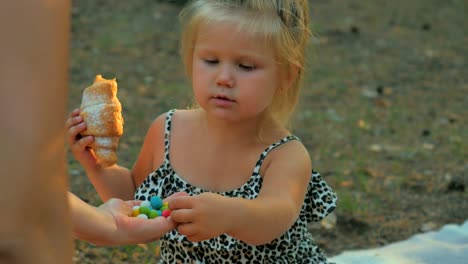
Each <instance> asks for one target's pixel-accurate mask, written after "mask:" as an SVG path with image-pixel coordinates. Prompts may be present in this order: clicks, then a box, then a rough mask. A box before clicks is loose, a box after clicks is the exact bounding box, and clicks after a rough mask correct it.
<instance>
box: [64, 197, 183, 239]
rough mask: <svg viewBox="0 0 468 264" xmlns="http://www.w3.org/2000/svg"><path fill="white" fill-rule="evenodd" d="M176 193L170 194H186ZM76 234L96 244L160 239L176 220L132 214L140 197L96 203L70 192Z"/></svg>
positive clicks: (174, 225)
mask: <svg viewBox="0 0 468 264" xmlns="http://www.w3.org/2000/svg"><path fill="white" fill-rule="evenodd" d="M186 195H187V194H186V193H176V194H173V195H172V196H170V197H169V198H173V197H178V196H186ZM69 199H70V207H71V212H72V221H73V226H74V234H75V237H77V238H78V239H81V240H85V241H88V242H91V243H94V244H96V245H101V246H103V245H107V246H109V245H128V244H137V243H146V242H151V241H154V240H158V239H160V238H161V236H163V235H164V234H165V233H167V232H168V231H170V230H172V229H174V228H175V227H176V226H177V223H176V222H174V221H173V220H172V219H171V218H170V217H169V218H165V217H156V218H154V219H143V218H138V217H133V216H132V208H133V206H135V205H140V204H141V201H135V200H132V201H123V200H121V199H117V198H112V199H109V200H108V201H107V202H106V203H104V204H102V205H101V206H99V207H97V208H96V207H93V206H91V205H89V204H87V203H85V202H84V201H82V200H81V199H79V198H78V197H76V196H75V195H73V194H72V193H69Z"/></svg>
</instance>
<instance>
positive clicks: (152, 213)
mask: <svg viewBox="0 0 468 264" xmlns="http://www.w3.org/2000/svg"><path fill="white" fill-rule="evenodd" d="M158 216H160V214H158V211H156V210H154V209H153V210H151V211H150V212H149V214H148V217H149V218H150V219H153V218H156V217H158Z"/></svg>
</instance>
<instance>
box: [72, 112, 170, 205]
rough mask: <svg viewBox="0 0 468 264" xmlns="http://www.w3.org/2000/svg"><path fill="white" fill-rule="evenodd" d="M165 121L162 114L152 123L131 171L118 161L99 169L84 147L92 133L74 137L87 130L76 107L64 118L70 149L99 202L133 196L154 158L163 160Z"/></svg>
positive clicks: (148, 171) (125, 198)
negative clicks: (69, 115)
mask: <svg viewBox="0 0 468 264" xmlns="http://www.w3.org/2000/svg"><path fill="white" fill-rule="evenodd" d="M164 123H165V115H161V116H159V117H158V118H156V120H155V121H154V122H153V124H152V125H151V127H150V129H149V130H148V133H147V135H146V137H145V141H144V143H143V146H142V148H141V151H140V154H139V156H138V158H137V160H136V162H135V165H134V167H133V169H132V170H131V171H130V170H129V169H127V168H124V167H121V166H119V165H117V164H115V165H113V166H110V167H107V168H102V167H100V166H99V164H98V161H97V160H96V157H95V156H94V155H92V154H91V153H90V150H89V149H88V148H87V147H86V146H88V145H89V144H90V143H91V142H92V140H93V138H92V137H91V136H88V137H85V138H81V139H77V138H76V137H77V135H78V134H79V133H80V132H81V131H83V130H84V129H86V124H84V123H83V119H82V118H81V117H80V116H79V110H78V109H76V110H74V111H73V112H72V114H71V117H70V118H69V119H68V121H67V127H68V134H69V136H68V138H69V139H68V140H69V143H70V146H71V150H72V152H73V154H74V156H75V158H76V159H77V160H78V161H79V162H80V163H81V165H82V166H83V167H84V169H85V171H86V174H87V176H88V178H89V179H90V181H91V183H92V184H93V186H94V188H95V189H96V191H97V192H98V194H99V197H100V198H101V199H102V201H104V202H105V201H107V200H109V199H110V198H120V199H123V200H130V199H132V198H133V195H134V192H135V189H136V187H137V186H139V185H140V184H141V182H142V181H143V180H144V179H145V178H146V177H147V176H148V174H149V173H150V172H151V171H153V168H154V163H155V160H154V157H156V158H158V159H161V162H162V159H163V157H164ZM81 124H83V125H81ZM156 162H157V161H156Z"/></svg>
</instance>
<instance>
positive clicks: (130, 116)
mask: <svg viewBox="0 0 468 264" xmlns="http://www.w3.org/2000/svg"><path fill="white" fill-rule="evenodd" d="M184 2H186V1H182V0H180V1H163V0H159V1H157V0H140V1H105V0H80V1H76V0H75V1H72V5H73V7H72V14H71V17H72V28H71V30H72V35H71V46H70V56H71V57H70V83H69V102H68V105H69V109H68V110H69V111H71V110H72V109H74V108H76V107H79V105H80V102H81V93H82V91H83V89H84V88H85V87H87V86H89V85H90V84H91V83H92V82H93V80H94V77H95V75H97V74H102V75H103V77H105V78H114V77H115V78H117V81H118V86H119V90H118V97H119V99H120V101H121V102H122V105H123V116H124V119H125V126H124V135H123V137H122V138H121V143H120V145H119V149H118V155H119V162H120V164H121V165H123V166H127V167H132V165H133V163H134V161H135V160H136V158H137V155H138V152H139V150H140V147H141V144H142V141H143V138H144V135H145V134H146V130H147V129H148V127H149V124H150V123H151V122H152V121H153V120H154V118H156V117H157V116H158V115H159V114H161V113H163V112H165V111H167V110H169V109H172V108H186V107H187V106H189V105H190V103H191V88H190V84H189V83H188V82H187V80H186V79H185V76H184V72H183V67H182V62H181V59H180V57H179V42H178V41H179V33H180V26H179V24H178V20H177V14H178V12H179V10H180V9H181V7H182V5H183V4H184ZM309 3H310V14H311V22H312V31H313V33H314V38H313V40H312V41H311V43H310V46H309V48H308V72H307V76H306V78H305V82H304V87H303V88H304V89H303V90H302V95H301V102H300V105H299V107H298V109H297V113H296V115H295V117H294V131H293V132H294V133H295V134H296V135H298V136H299V137H300V138H301V139H302V141H303V143H304V144H305V146H306V147H307V149H308V150H309V152H310V155H311V158H312V163H313V167H314V169H316V170H317V171H319V172H320V173H321V174H322V175H323V176H324V178H325V180H326V181H327V182H328V183H329V184H330V185H331V186H332V187H333V189H334V190H335V191H336V192H337V194H338V196H339V202H338V208H337V209H336V210H335V212H334V214H332V215H331V216H330V217H328V218H327V219H325V220H324V221H322V222H321V223H317V224H314V225H311V226H310V230H311V232H312V234H313V235H314V237H315V239H316V242H317V243H318V244H319V246H321V247H322V248H323V249H324V250H325V251H326V252H327V254H328V255H329V256H334V255H336V254H338V253H340V252H342V251H343V250H350V249H361V248H371V247H377V246H382V245H385V244H388V243H391V242H394V241H398V240H403V239H406V238H408V237H409V236H411V235H413V234H416V233H421V232H427V231H431V230H437V229H438V228H440V227H441V226H442V225H444V224H446V223H458V224H459V223H462V222H463V221H465V220H467V219H468V193H467V191H466V185H467V184H468V140H467V139H468V122H467V121H468V80H467V79H468V72H467V69H468V65H467V58H468V50H467V47H468V37H467V36H468V34H467V26H466V25H467V21H466V14H467V6H468V3H467V1H465V0H446V1H439V0H393V1H383V0H347V1H340V0H310V1H309ZM68 157H69V175H70V184H71V185H70V189H71V190H72V191H73V192H74V193H75V194H77V195H78V196H79V197H81V198H82V199H83V200H85V201H87V202H88V203H90V204H93V205H99V204H100V203H101V201H100V200H99V198H98V196H97V194H96V192H95V191H94V189H93V187H92V185H91V184H90V183H89V181H88V180H87V177H86V175H85V174H84V171H83V169H82V168H81V167H80V165H79V164H78V163H77V162H76V161H75V160H74V159H73V157H72V156H71V154H69V156H68ZM158 255H159V246H158V243H157V242H153V243H150V244H141V245H133V246H118V247H96V246H94V245H91V244H89V243H86V242H82V241H76V245H75V256H74V260H75V262H76V263H154V262H155V260H156V259H157V257H158Z"/></svg>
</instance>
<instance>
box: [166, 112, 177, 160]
mask: <svg viewBox="0 0 468 264" xmlns="http://www.w3.org/2000/svg"><path fill="white" fill-rule="evenodd" d="M174 112H175V109H172V110H169V111H168V112H167V114H166V124H165V126H164V162H165V163H166V164H169V148H170V145H171V144H170V141H171V140H170V139H171V125H172V116H173V115H174Z"/></svg>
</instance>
